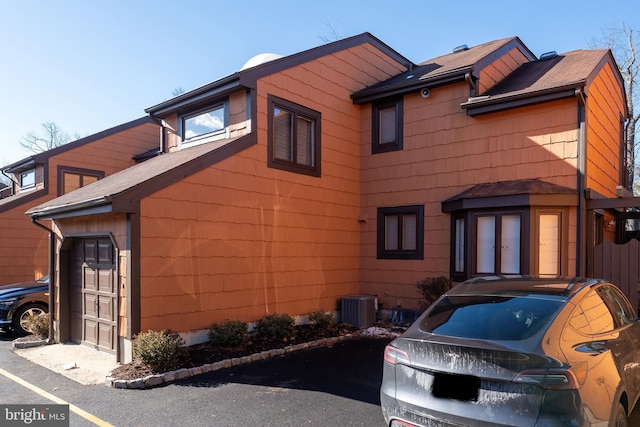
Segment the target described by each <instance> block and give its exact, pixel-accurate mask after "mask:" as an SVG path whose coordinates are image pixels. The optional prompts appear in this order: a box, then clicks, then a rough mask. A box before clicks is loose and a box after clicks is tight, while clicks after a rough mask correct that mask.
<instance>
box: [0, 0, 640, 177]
mask: <svg viewBox="0 0 640 427" xmlns="http://www.w3.org/2000/svg"><path fill="white" fill-rule="evenodd" d="M623 22H624V23H626V24H627V25H629V26H631V27H633V28H634V29H635V30H637V31H639V32H640V6H638V5H636V4H635V3H634V2H619V1H618V2H616V1H608V2H603V1H602V0H582V1H574V0H553V1H549V0H539V1H535V2H513V1H507V0H501V1H491V0H486V1H484V2H481V1H477V0H475V1H468V0H458V1H455V2H454V1H450V2H435V1H414V2H403V1H389V0H386V1H381V0H369V1H360V0H341V1H333V0H329V1H313V2H311V1H305V0H302V1H300V0H298V1H278V0H274V1H257V0H245V1H227V0H217V1H216V0H209V1H204V0H203V1H193V0H180V1H167V0H153V1H150V0H126V1H125V0H109V1H106V0H102V1H88V0H56V1H48V0H38V1H36V0H20V1H12V0H0V82H2V86H3V89H2V95H1V96H0V117H1V118H2V121H1V123H2V125H0V142H1V144H2V150H1V151H0V166H1V165H6V164H9V163H13V162H15V161H18V160H20V159H22V158H24V157H27V156H29V155H30V154H31V153H29V152H28V151H25V150H24V149H22V148H21V147H20V145H19V143H18V141H19V140H20V139H21V138H22V137H23V136H24V135H25V134H26V133H27V132H29V131H31V130H35V131H37V130H39V128H40V124H41V123H43V122H47V121H52V122H55V123H57V124H58V125H59V126H60V127H61V128H62V129H63V130H64V131H66V132H67V133H69V134H71V135H79V136H81V137H84V136H88V135H91V134H93V133H96V132H99V131H102V130H105V129H108V128H110V127H112V126H116V125H118V124H121V123H125V122H128V121H130V120H134V119H137V118H139V117H142V116H144V115H145V113H144V109H145V108H146V107H149V106H152V105H154V104H157V103H158V102H161V101H163V100H165V99H167V98H170V97H171V96H172V92H173V91H174V90H175V89H176V88H182V89H184V90H185V91H188V90H190V89H193V88H196V87H198V86H201V85H203V84H206V83H209V82H211V81H214V80H217V79H218V78H221V77H224V76H226V75H228V74H231V73H233V72H235V71H238V70H239V69H240V68H241V67H242V65H243V64H244V63H245V62H246V61H247V60H248V59H249V58H251V57H252V56H254V55H256V54H259V53H267V52H269V53H277V54H281V55H289V54H293V53H296V52H299V51H302V50H306V49H310V48H313V47H316V46H319V45H321V44H324V43H325V40H330V39H334V38H335V35H337V36H338V37H339V38H344V37H349V36H352V35H356V34H360V33H362V32H370V33H372V34H373V35H374V36H376V37H378V38H379V39H381V40H382V41H383V42H385V43H386V44H388V45H389V46H391V47H392V48H393V49H395V50H396V51H398V52H399V53H400V54H402V55H404V56H405V57H407V58H408V59H410V60H412V61H413V62H415V63H418V62H422V61H425V60H427V59H429V58H433V57H435V56H439V55H442V54H446V53H449V52H451V50H452V49H453V48H454V47H456V46H458V45H461V44H467V45H469V46H473V45H477V44H480V43H484V42H488V41H492V40H496V39H500V38H503V37H510V36H519V37H520V38H521V39H522V41H523V42H524V43H525V44H526V45H527V46H528V47H529V49H531V51H532V52H533V53H535V54H536V55H538V56H539V55H540V54H542V53H544V52H548V51H551V50H555V51H557V52H558V53H562V52H567V51H570V50H575V49H587V48H589V44H590V42H591V40H592V39H593V37H599V36H601V35H602V34H603V31H606V30H607V28H610V27H612V26H613V27H621V26H622V23H623Z"/></svg>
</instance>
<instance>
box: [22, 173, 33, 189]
mask: <svg viewBox="0 0 640 427" xmlns="http://www.w3.org/2000/svg"><path fill="white" fill-rule="evenodd" d="M35 186H36V170H35V169H29V170H26V171H23V172H20V189H21V190H25V189H28V188H33V187H35Z"/></svg>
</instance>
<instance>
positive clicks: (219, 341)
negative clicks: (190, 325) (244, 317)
mask: <svg viewBox="0 0 640 427" xmlns="http://www.w3.org/2000/svg"><path fill="white" fill-rule="evenodd" d="M209 341H211V343H212V344H214V345H217V346H220V347H239V346H243V345H245V344H246V343H247V342H248V341H249V327H248V325H247V324H246V323H245V322H241V321H239V320H225V321H224V322H222V323H214V324H213V325H211V326H210V327H209Z"/></svg>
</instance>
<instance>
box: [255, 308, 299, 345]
mask: <svg viewBox="0 0 640 427" xmlns="http://www.w3.org/2000/svg"><path fill="white" fill-rule="evenodd" d="M294 323H295V321H294V320H293V317H291V316H289V315H288V314H267V315H266V316H264V317H263V318H262V319H260V320H258V324H257V325H256V334H257V335H258V337H260V338H264V339H269V340H286V339H287V338H290V337H292V336H294V335H295V326H294Z"/></svg>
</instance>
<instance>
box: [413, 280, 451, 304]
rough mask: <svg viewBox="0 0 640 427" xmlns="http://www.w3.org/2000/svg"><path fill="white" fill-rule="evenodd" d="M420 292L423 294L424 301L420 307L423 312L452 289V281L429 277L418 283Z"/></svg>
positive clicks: (420, 302)
mask: <svg viewBox="0 0 640 427" xmlns="http://www.w3.org/2000/svg"><path fill="white" fill-rule="evenodd" d="M416 286H417V287H418V291H420V294H422V296H423V298H424V301H419V302H418V305H419V306H420V308H421V309H422V310H425V309H426V308H427V307H429V306H430V305H431V304H432V303H433V302H434V301H435V300H437V299H438V298H439V297H440V295H442V294H443V293H445V292H446V291H448V290H449V289H451V281H450V280H449V279H448V278H447V277H445V276H440V277H427V278H426V279H423V280H420V281H419V282H418V283H416Z"/></svg>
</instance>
